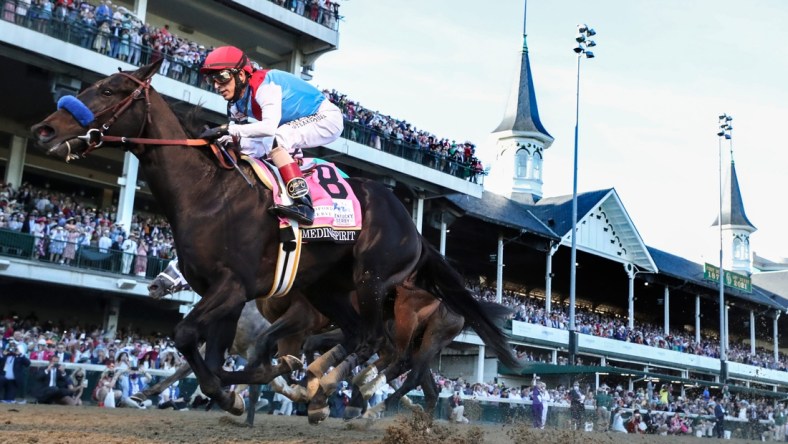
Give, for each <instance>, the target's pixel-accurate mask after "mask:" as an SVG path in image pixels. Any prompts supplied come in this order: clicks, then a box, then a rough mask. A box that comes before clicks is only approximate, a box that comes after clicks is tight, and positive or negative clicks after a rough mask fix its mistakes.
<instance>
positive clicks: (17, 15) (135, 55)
mask: <svg viewBox="0 0 788 444" xmlns="http://www.w3.org/2000/svg"><path fill="white" fill-rule="evenodd" d="M271 1H273V2H274V3H277V4H279V5H280V6H282V7H285V8H288V9H290V10H291V11H293V12H295V13H298V14H300V15H304V16H305V17H308V18H310V19H312V20H314V21H316V22H318V23H321V24H323V25H325V26H328V27H332V28H334V27H335V25H336V22H337V21H338V20H339V19H340V18H341V17H340V16H339V4H338V3H337V2H331V1H330V0H271ZM2 17H3V19H5V20H7V21H11V22H14V23H17V24H19V25H21V26H26V27H29V28H31V29H35V30H37V31H39V32H44V33H48V34H50V35H53V36H54V37H57V38H60V39H63V40H66V41H69V42H71V43H73V44H76V45H80V46H82V47H84V48H86V49H91V50H94V51H96V52H99V53H101V54H104V55H107V56H109V57H114V58H116V59H118V60H121V61H125V62H128V63H130V64H132V65H144V64H147V63H150V62H152V61H155V60H159V59H163V60H162V65H161V67H160V69H159V74H160V75H163V76H167V77H170V78H172V79H175V80H178V81H181V82H184V83H187V84H190V85H192V86H198V87H202V88H205V89H209V90H210V89H212V87H213V85H209V84H207V83H206V82H202V80H201V76H200V74H199V67H200V66H201V65H202V63H203V61H204V60H205V57H206V56H207V55H208V53H210V52H211V51H212V50H213V47H212V46H210V45H208V46H206V45H204V44H202V43H200V42H197V41H192V40H189V39H187V38H184V37H181V36H179V35H177V34H175V33H173V32H172V31H171V30H170V26H169V25H167V24H165V25H164V26H162V27H156V26H153V25H152V24H150V23H144V22H143V21H142V20H140V19H139V18H137V17H136V16H134V15H133V14H132V13H131V12H130V11H129V10H128V9H126V8H125V7H123V6H117V5H114V4H112V1H111V0H102V1H100V2H99V4H98V5H94V4H92V3H91V2H87V1H74V0H56V1H54V2H52V1H50V0H6V1H5V2H4V10H3V16H2ZM324 93H325V94H326V96H327V97H328V98H329V99H330V100H331V101H332V102H334V103H335V104H337V105H338V106H339V107H340V108H341V109H342V110H343V112H344V115H345V120H346V122H347V123H348V126H349V130H348V136H347V137H349V138H350V139H351V140H354V141H358V142H359V143H363V144H366V145H369V146H372V147H375V148H378V149H385V148H388V147H389V146H390V147H391V148H392V149H391V150H389V149H386V151H389V152H393V153H394V154H397V155H400V156H402V157H406V158H408V159H410V160H412V161H414V162H418V163H422V164H425V165H427V166H429V167H430V168H433V169H437V170H440V171H443V172H445V173H447V174H452V175H455V176H458V177H462V178H466V179H468V180H470V181H472V182H475V183H481V180H482V178H483V176H484V174H485V172H484V167H483V165H482V162H481V161H480V160H479V159H478V158H477V157H476V156H475V149H476V147H475V145H474V144H473V143H471V142H464V143H457V142H455V141H454V140H451V139H449V138H445V137H444V138H439V137H437V136H435V135H433V134H431V133H429V132H427V131H424V130H419V129H417V128H415V127H414V126H413V125H411V124H410V123H408V122H407V121H405V120H399V119H395V118H392V117H390V116H387V115H384V114H382V113H379V112H377V111H372V110H369V109H366V108H364V107H362V106H361V105H360V104H359V103H358V101H353V100H350V99H348V98H347V96H346V95H344V94H340V93H337V92H336V91H331V92H329V91H327V90H326V91H324Z"/></svg>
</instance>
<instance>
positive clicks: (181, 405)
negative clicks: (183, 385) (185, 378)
mask: <svg viewBox="0 0 788 444" xmlns="http://www.w3.org/2000/svg"><path fill="white" fill-rule="evenodd" d="M179 383H180V382H179V381H175V382H174V383H173V384H172V385H171V386H169V387H167V388H166V389H164V391H162V392H161V394H160V395H159V408H160V409H170V408H171V409H175V410H180V411H186V410H189V409H188V408H187V407H186V401H185V400H184V399H183V397H181V392H180V389H179V388H178V385H179Z"/></svg>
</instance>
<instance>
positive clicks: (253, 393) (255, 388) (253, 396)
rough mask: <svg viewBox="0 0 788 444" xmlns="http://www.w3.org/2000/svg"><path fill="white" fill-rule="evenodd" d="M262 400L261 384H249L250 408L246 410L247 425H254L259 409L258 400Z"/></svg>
mask: <svg viewBox="0 0 788 444" xmlns="http://www.w3.org/2000/svg"><path fill="white" fill-rule="evenodd" d="M259 400H260V386H259V385H258V384H252V385H251V386H249V408H248V409H247V410H246V425H248V426H249V427H252V426H254V414H255V412H256V411H257V401H259Z"/></svg>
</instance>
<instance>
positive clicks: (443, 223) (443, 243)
mask: <svg viewBox="0 0 788 444" xmlns="http://www.w3.org/2000/svg"><path fill="white" fill-rule="evenodd" d="M443 215H444V212H443V211H441V245H440V252H441V256H446V220H445V219H444V217H443Z"/></svg>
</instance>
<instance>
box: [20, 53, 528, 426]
mask: <svg viewBox="0 0 788 444" xmlns="http://www.w3.org/2000/svg"><path fill="white" fill-rule="evenodd" d="M160 63H161V61H157V62H155V63H153V64H150V65H147V66H143V67H141V68H140V69H138V70H137V71H134V72H119V73H116V74H113V75H111V76H109V77H107V78H105V79H102V80H99V81H98V82H96V83H95V84H93V85H92V86H90V87H88V88H87V89H86V90H84V91H83V92H81V93H80V94H79V96H78V97H77V98H76V99H75V101H76V102H77V104H78V105H79V106H77V105H75V104H74V103H73V102H72V103H71V104H70V108H69V107H66V106H64V107H63V108H61V109H59V110H58V111H56V112H54V113H53V114H51V115H50V116H48V117H47V118H46V119H45V120H43V121H42V122H41V123H39V124H37V125H34V126H33V128H32V129H31V130H32V132H33V135H34V137H35V139H36V142H37V145H38V146H39V147H40V148H42V149H44V150H46V151H47V153H48V154H50V155H53V156H57V157H60V158H63V159H71V158H75V157H79V156H82V155H86V154H88V153H89V152H90V151H92V150H94V149H97V148H99V147H100V146H101V145H102V142H108V143H109V142H112V143H114V142H115V141H118V143H116V144H115V145H117V146H120V145H122V146H124V147H125V148H128V149H130V151H131V152H132V153H133V154H134V155H135V156H136V157H137V158H138V159H139V161H140V168H141V170H142V171H143V173H144V175H145V177H146V179H147V180H148V184H149V186H150V189H151V192H152V193H153V195H154V197H155V198H156V200H157V202H158V203H159V204H160V205H161V208H163V211H164V213H165V216H166V217H167V219H168V220H169V222H170V224H171V226H172V229H173V232H174V236H175V243H176V244H177V245H178V248H179V255H180V257H181V260H182V264H181V269H182V271H183V273H184V275H185V277H186V279H187V280H188V281H189V283H190V284H191V285H192V288H193V289H194V290H195V291H196V292H197V293H198V294H200V296H201V297H202V298H201V300H200V302H199V303H197V304H196V305H195V307H194V309H193V310H192V311H191V312H190V313H189V314H188V315H187V317H186V318H185V319H183V320H182V321H181V322H180V323H179V324H178V326H177V327H176V330H175V343H176V347H177V348H178V350H179V351H180V352H181V353H182V354H183V355H184V357H185V358H186V360H187V362H188V363H189V365H190V367H191V368H192V370H193V371H194V373H195V375H196V376H197V379H198V381H199V383H200V387H201V389H202V391H203V392H204V393H205V394H206V395H208V396H209V397H211V398H212V399H213V400H215V401H216V402H217V404H218V405H219V406H220V407H221V408H223V409H224V410H228V411H231V412H232V413H236V414H239V413H241V412H243V405H242V403H241V405H239V402H238V397H237V395H235V394H234V393H232V392H226V391H223V390H222V386H223V385H226V384H227V383H228V381H229V380H230V377H231V374H230V373H228V372H225V371H223V370H222V369H221V366H222V363H223V360H224V353H225V351H226V350H227V349H228V348H229V347H230V345H231V344H232V340H233V335H234V332H235V327H236V324H237V321H238V318H239V316H240V313H241V310H242V308H243V306H244V303H245V302H246V301H249V300H252V299H256V298H257V297H258V296H259V295H261V294H267V292H268V290H269V289H270V288H272V286H273V281H274V279H275V277H274V273H273V270H274V269H275V262H276V257H277V248H278V244H279V241H280V230H279V226H278V221H277V220H276V219H275V218H274V217H272V216H270V215H269V213H268V208H270V207H271V205H272V203H273V195H272V193H271V191H269V190H268V189H266V188H265V187H263V186H259V185H257V186H254V187H250V186H249V185H248V184H247V183H246V181H245V179H244V177H243V176H242V175H240V174H238V173H237V172H236V171H233V170H225V169H221V168H218V167H217V161H216V158H215V157H213V155H212V154H211V152H210V151H209V150H207V149H200V148H194V147H190V146H185V145H187V144H186V143H184V142H183V141H184V140H186V139H187V137H188V136H187V134H186V131H185V130H184V129H183V127H182V126H181V124H180V123H179V121H178V119H177V117H176V116H175V114H174V113H173V112H172V110H171V109H170V107H169V106H168V104H167V103H166V101H165V100H164V98H163V97H162V96H161V95H159V94H158V93H157V92H156V91H155V90H154V89H153V88H152V87H151V86H150V82H151V78H152V77H153V75H154V74H155V73H156V72H157V71H158V68H159V65H160ZM80 137H82V138H80ZM113 137H114V138H113ZM140 139H142V140H140ZM162 141H171V143H168V142H164V143H162ZM123 142H127V143H123ZM242 168H244V169H245V170H246V175H247V176H251V175H252V171H251V169H250V168H248V167H246V166H243V167H242ZM348 183H349V184H350V187H351V188H352V191H353V192H354V193H355V195H356V196H357V197H358V199H359V201H360V203H361V209H362V217H363V224H362V229H361V232H360V233H359V235H358V238H357V241H356V243H355V244H331V243H318V242H315V243H309V244H307V245H304V248H303V249H302V253H301V263H300V269H299V274H298V278H297V280H296V282H295V285H294V289H297V290H300V291H301V292H302V293H303V294H304V295H305V296H306V297H307V299H308V300H309V302H310V303H311V304H312V305H313V306H314V307H315V308H317V309H318V310H319V311H320V312H321V313H323V314H324V315H326V316H327V317H328V318H329V319H331V320H332V321H333V322H334V323H336V324H337V325H338V326H339V327H340V328H341V329H342V331H343V333H344V338H345V339H344V343H343V347H342V349H341V350H340V352H339V353H336V354H335V355H334V356H333V357H334V358H336V359H342V358H344V359H345V360H344V361H343V362H342V363H341V365H342V366H343V368H352V367H353V366H355V365H356V363H358V362H364V361H365V360H367V359H368V358H369V357H370V356H372V354H373V353H374V352H375V351H376V350H377V349H378V348H379V345H380V343H381V341H382V340H383V337H384V335H383V330H384V319H383V313H384V310H383V309H382V307H383V305H384V304H385V303H386V301H387V300H389V299H390V298H393V297H394V291H393V290H394V287H395V286H396V285H397V284H399V283H401V282H403V281H404V280H405V279H406V278H407V277H408V276H410V275H412V274H414V273H415V274H416V276H417V281H416V283H417V285H418V287H420V288H423V289H425V290H426V291H428V292H430V293H432V294H433V295H435V297H437V298H439V299H440V300H441V301H443V302H444V303H445V304H446V305H447V307H448V308H449V309H451V310H452V311H454V312H456V313H457V314H460V315H462V316H464V317H465V319H466V322H467V323H468V324H469V325H471V326H472V328H473V329H474V330H475V331H476V333H477V334H479V336H480V337H481V338H482V339H483V340H484V342H485V344H486V345H487V346H488V347H490V348H491V349H493V350H495V351H496V354H497V355H498V356H499V358H500V359H501V360H502V361H503V362H504V364H505V365H507V366H511V367H512V368H517V367H518V364H517V361H516V359H515V358H514V356H513V354H512V352H511V349H510V348H509V347H508V345H507V342H506V338H505V336H504V334H503V332H502V331H501V329H500V328H499V327H498V326H497V325H496V324H495V322H494V320H493V319H492V318H491V317H489V316H488V315H487V313H486V312H485V311H484V310H482V309H480V305H479V303H478V302H477V301H475V300H474V299H473V298H472V296H471V294H470V293H469V292H468V291H467V290H466V289H465V288H464V286H463V282H462V279H461V277H460V276H459V275H458V273H457V272H456V271H455V270H453V269H452V268H451V267H450V266H449V265H448V263H447V262H446V261H445V260H444V259H443V258H442V257H441V256H440V254H438V253H437V251H436V250H435V249H434V248H433V247H431V246H430V245H428V244H427V243H426V241H425V240H424V239H423V238H422V237H421V235H420V234H419V233H418V231H417V230H416V228H415V226H414V225H413V222H412V219H411V217H410V215H409V214H408V211H407V210H406V209H405V208H404V206H403V205H402V204H401V203H400V202H399V201H398V200H397V198H396V197H395V196H394V194H393V193H392V192H391V191H390V190H388V189H387V188H385V187H384V186H383V185H382V184H379V183H377V182H374V181H371V180H364V179H350V180H348ZM352 291H355V292H356V294H357V297H358V312H357V311H356V310H354V308H353V307H352V305H351V303H350V298H349V297H348V295H349V294H350V293H351V292H352ZM201 341H205V345H206V348H205V357H204V358H203V356H201V355H200V353H199V350H198V348H199V344H200V342H201ZM346 351H347V352H346ZM348 352H350V354H349V355H348ZM297 365H298V361H297V360H295V359H287V357H283V359H280V368H278V369H276V371H278V372H280V374H281V373H283V372H286V371H289V370H292V368H293V367H295V366H297ZM236 373H239V372H236ZM247 373H248V374H245V375H244V377H250V378H251V377H252V376H255V377H260V376H261V374H260V373H259V372H258V373H255V370H254V369H252V370H250V371H249V372H247ZM264 376H266V377H270V374H268V373H266V374H265V375H264ZM239 377H240V376H239ZM249 382H252V381H249ZM230 383H232V382H230Z"/></svg>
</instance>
